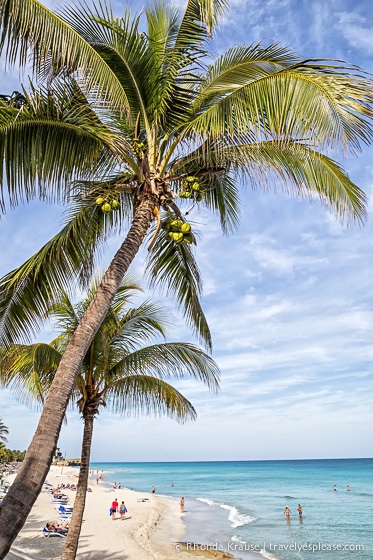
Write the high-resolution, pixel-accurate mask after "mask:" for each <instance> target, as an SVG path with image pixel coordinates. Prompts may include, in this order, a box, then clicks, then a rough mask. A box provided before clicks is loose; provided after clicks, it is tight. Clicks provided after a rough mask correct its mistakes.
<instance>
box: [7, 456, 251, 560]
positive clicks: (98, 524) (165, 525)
mask: <svg viewBox="0 0 373 560" xmlns="http://www.w3.org/2000/svg"><path fill="white" fill-rule="evenodd" d="M60 471H61V467H55V466H52V467H51V469H50V472H49V475H48V477H47V481H48V482H50V483H51V484H53V485H54V486H57V485H58V484H61V483H76V481H77V478H76V472H77V469H76V468H73V467H64V468H63V473H61V472H60ZM15 477H16V473H14V474H13V475H10V476H9V477H8V480H9V481H10V482H11V481H12V480H14V478H15ZM89 484H90V487H91V488H92V492H88V493H87V499H86V508H85V511H84V517H83V519H84V521H83V524H82V531H81V535H80V539H79V548H78V552H77V557H78V558H79V560H107V559H108V558H110V559H111V560H137V559H139V558H141V560H155V559H157V560H161V559H164V560H195V559H196V558H201V559H206V558H209V559H211V558H216V559H228V558H229V559H232V560H233V559H234V560H239V557H237V556H233V555H232V554H229V553H226V552H221V551H215V550H210V549H209V546H208V545H197V544H195V543H190V542H189V543H188V542H186V541H184V540H183V537H185V536H186V534H187V526H186V525H185V523H184V521H183V514H181V513H180V511H179V504H178V502H177V501H176V500H173V499H172V498H169V497H166V496H157V495H154V494H151V493H148V492H137V491H133V490H129V489H127V488H120V489H118V488H117V489H113V488H111V487H110V483H103V484H101V485H100V484H97V485H96V483H95V480H94V477H91V478H90V481H89ZM62 492H63V493H65V494H67V495H68V497H69V506H72V505H73V502H74V498H75V492H74V491H72V490H70V489H63V490H62ZM115 498H117V500H118V502H119V503H121V501H122V500H123V501H124V502H125V504H126V507H127V509H128V513H127V514H126V518H125V519H124V521H122V520H121V519H120V517H119V514H118V517H117V519H116V520H115V521H114V522H113V521H112V519H111V517H110V514H109V509H110V506H111V503H112V501H113V500H114V499H115ZM144 499H146V501H143V500H144ZM58 519H59V515H58V512H57V510H56V509H55V508H54V506H53V505H52V504H51V498H50V494H49V493H48V492H47V491H45V490H42V492H41V493H40V495H39V497H38V499H37V500H36V502H35V504H34V506H33V508H32V510H31V512H30V515H29V516H28V518H27V521H26V523H25V525H24V527H23V529H22V531H21V532H20V533H19V535H18V537H17V539H16V540H15V542H14V543H13V546H12V547H11V549H10V551H9V553H8V554H7V556H6V560H34V559H35V558H39V559H40V560H58V559H59V558H60V557H61V553H62V549H63V546H64V538H61V537H53V538H50V537H49V538H45V537H44V536H43V532H42V531H43V528H44V527H45V525H46V523H47V522H49V521H56V520H58ZM255 557H257V558H259V557H260V556H257V555H255Z"/></svg>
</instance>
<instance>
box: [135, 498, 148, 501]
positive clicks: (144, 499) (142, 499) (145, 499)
mask: <svg viewBox="0 0 373 560" xmlns="http://www.w3.org/2000/svg"><path fill="white" fill-rule="evenodd" d="M137 501H138V502H149V498H137Z"/></svg>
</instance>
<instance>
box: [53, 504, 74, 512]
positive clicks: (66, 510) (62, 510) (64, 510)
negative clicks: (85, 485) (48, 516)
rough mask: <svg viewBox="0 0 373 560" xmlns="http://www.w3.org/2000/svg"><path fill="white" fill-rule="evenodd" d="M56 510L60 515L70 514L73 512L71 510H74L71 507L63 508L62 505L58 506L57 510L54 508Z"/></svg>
mask: <svg viewBox="0 0 373 560" xmlns="http://www.w3.org/2000/svg"><path fill="white" fill-rule="evenodd" d="M56 509H58V511H59V512H60V513H69V514H71V513H72V512H73V509H74V508H72V507H65V506H63V505H62V504H60V505H59V507H58V508H57V506H56Z"/></svg>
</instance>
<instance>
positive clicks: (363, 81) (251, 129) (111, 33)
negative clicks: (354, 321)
mask: <svg viewBox="0 0 373 560" xmlns="http://www.w3.org/2000/svg"><path fill="white" fill-rule="evenodd" d="M226 7H227V2H226V0H188V2H187V5H186V8H185V11H184V13H181V12H180V10H178V9H177V8H174V7H172V6H170V5H168V4H164V3H163V2H162V1H160V0H155V3H154V4H152V5H150V6H149V7H147V8H146V9H145V10H144V17H145V18H146V24H145V25H143V24H142V23H141V27H140V16H138V17H135V18H134V19H131V15H130V12H129V10H127V11H126V13H125V15H124V16H123V17H122V18H116V17H114V15H113V14H112V11H111V8H110V6H107V5H106V4H105V3H102V2H101V3H100V4H99V5H98V6H94V7H93V8H92V11H90V10H89V8H87V7H85V6H83V7H82V6H78V7H69V8H66V9H65V10H64V11H63V12H62V13H61V14H59V15H56V14H55V13H53V12H51V11H50V10H48V9H47V8H45V7H44V6H42V5H41V4H40V3H39V2H37V1H36V0H0V22H1V28H2V34H1V39H0V49H1V48H2V49H3V50H4V49H5V50H6V56H7V60H8V62H9V64H15V63H19V64H21V65H24V64H25V63H26V62H27V61H28V53H29V51H31V53H32V55H33V63H34V69H35V74H37V76H38V78H40V79H41V80H43V79H45V82H44V84H45V85H44V87H42V88H41V89H35V88H32V87H31V91H30V93H29V94H27V93H26V92H25V91H24V92H23V95H24V97H25V98H26V104H25V105H23V106H22V107H21V108H17V107H16V106H15V103H14V102H12V100H11V99H10V98H6V99H5V100H4V101H3V102H2V105H1V100H0V105H1V106H0V108H1V111H0V153H1V161H2V164H3V169H2V171H3V172H4V174H5V175H6V178H7V184H8V189H9V197H10V202H11V204H13V205H15V204H17V203H18V202H19V201H20V200H29V199H31V198H33V197H35V196H40V197H42V198H47V197H51V198H58V197H60V199H65V198H66V197H68V196H70V195H71V186H69V185H71V183H70V181H71V180H76V182H75V183H74V190H73V194H74V195H75V196H76V200H77V204H78V205H80V207H81V209H82V212H81V213H77V214H76V215H75V216H74V217H73V218H72V220H71V221H70V222H69V224H67V226H66V227H65V229H64V230H63V231H62V232H61V235H58V236H56V238H54V239H53V240H52V241H51V243H50V244H47V245H46V246H45V247H44V248H43V249H42V250H41V251H40V253H39V254H38V255H37V257H36V258H35V259H32V260H30V261H29V262H27V263H26V264H25V265H24V266H23V267H20V268H19V269H17V270H16V271H13V272H12V273H10V274H9V275H7V276H6V277H5V279H3V282H2V285H1V287H2V298H1V301H0V313H1V317H2V322H1V332H2V337H3V342H4V343H6V344H12V343H13V342H14V341H15V340H18V339H19V337H20V335H21V333H24V332H25V330H24V329H27V328H28V331H26V333H28V334H29V335H30V336H31V335H32V334H33V333H34V331H35V329H36V328H37V327H38V322H39V317H40V316H41V315H42V314H43V313H44V311H45V309H46V308H47V307H48V305H49V302H50V300H51V297H53V294H55V293H56V290H57V289H60V288H61V287H65V283H66V282H68V281H69V280H70V279H71V278H72V277H75V278H76V277H78V278H79V279H82V280H84V279H86V278H87V276H88V272H89V269H90V266H91V260H92V259H90V257H91V255H92V254H94V252H95V249H96V248H97V245H98V243H99V241H101V240H102V239H103V238H105V237H106V236H107V235H108V234H109V233H110V231H113V230H115V228H116V226H119V225H120V223H121V222H122V220H121V218H124V219H125V218H127V219H128V220H129V229H128V233H127V235H126V237H125V239H124V241H123V243H122V245H121V247H120V249H119V250H118V252H117V254H116V255H115V257H114V259H113V261H112V263H111V265H110V267H109V268H108V270H107V273H106V274H105V275H104V277H103V279H102V283H101V286H100V287H99V289H98V290H97V292H96V294H95V297H94V298H93V300H92V302H91V304H90V306H89V307H88V309H87V311H86V313H85V315H84V318H83V319H82V321H81V322H80V323H79V326H78V328H77V330H76V332H75V333H74V336H73V337H72V338H71V340H70V343H69V345H68V346H67V348H66V351H65V353H64V356H63V358H62V360H61V362H60V365H59V368H58V371H57V373H56V375H55V377H54V381H53V383H54V385H53V391H50V393H49V396H48V399H47V400H46V403H45V407H44V410H43V413H42V416H41V419H40V422H39V426H38V428H37V431H36V433H35V435H34V438H33V440H32V442H31V445H30V446H29V448H28V451H27V455H26V458H25V461H24V462H23V465H22V467H21V471H20V474H19V476H18V477H17V480H16V481H15V483H14V484H13V485H12V489H11V494H10V496H9V498H8V499H7V500H4V503H3V506H2V508H1V510H0V520H1V524H0V558H3V557H4V555H5V554H6V553H7V551H8V550H9V547H10V544H11V542H12V541H13V540H14V538H15V537H16V535H17V533H18V532H19V530H20V528H21V527H22V525H23V523H24V521H25V519H26V517H27V514H28V512H29V511H30V509H31V507H32V505H33V503H34V501H35V500H36V497H37V495H38V493H39V492H40V489H41V487H42V482H43V480H44V479H45V477H46V474H47V472H48V469H49V465H50V463H51V461H52V455H53V450H54V448H55V446H56V443H57V440H58V435H59V431H60V427H61V423H62V420H63V417H64V413H65V410H66V406H67V403H68V401H69V398H70V394H71V391H72V389H73V387H74V385H75V378H76V376H77V375H78V372H79V370H80V367H81V363H82V361H83V359H84V356H85V355H86V352H87V349H88V347H89V345H90V343H91V342H92V340H93V338H94V336H95V333H96V332H97V330H98V329H99V327H100V324H101V322H102V320H103V318H104V317H105V315H106V313H107V311H108V309H109V307H110V304H111V301H112V300H113V298H114V296H115V293H116V291H117V289H118V286H119V285H120V282H121V280H122V278H123V275H124V273H125V272H126V270H127V269H128V267H129V265H130V263H131V262H132V260H133V259H134V257H135V255H136V253H137V251H138V249H139V247H140V246H141V245H142V243H143V241H144V239H145V237H146V235H147V232H148V231H149V228H150V227H151V226H152V224H153V222H154V221H155V222H156V226H155V230H154V238H153V240H152V242H151V244H150V249H151V253H150V259H149V270H150V275H151V279H152V281H153V283H155V284H157V283H158V284H159V285H160V286H161V287H163V288H165V289H166V290H168V291H169V292H170V293H176V297H177V298H178V302H179V304H180V305H182V306H185V313H186V316H187V318H188V319H189V320H190V322H191V323H192V324H193V325H194V326H195V328H196V330H197V331H198V332H200V335H201V337H202V338H203V339H204V340H205V342H206V344H207V346H211V340H210V333H209V331H208V327H207V324H206V321H205V318H204V316H203V313H202V310H201V307H200V304H199V301H198V294H199V288H200V285H199V276H198V269H197V268H196V266H195V263H194V260H193V258H192V256H191V255H192V251H191V247H190V246H189V245H188V243H189V242H193V241H194V240H195V238H194V235H193V232H190V231H188V229H189V224H188V223H187V222H186V218H185V217H186V213H185V214H184V213H183V212H182V209H183V208H185V206H184V207H183V203H185V202H186V203H187V205H188V206H187V211H188V212H190V211H191V209H192V208H198V206H202V207H205V208H208V209H211V210H212V211H213V212H217V213H218V214H219V215H220V220H221V223H222V226H223V229H224V230H225V231H229V230H231V229H232V228H234V226H235V225H236V223H237V221H238V189H237V181H239V180H241V181H243V179H246V180H247V181H248V182H250V184H251V185H252V186H253V187H256V186H262V187H264V188H266V187H268V186H271V185H276V182H278V181H279V182H280V183H281V184H282V185H283V188H284V189H286V190H287V191H290V192H293V193H295V194H297V195H299V196H308V197H313V196H318V197H319V198H320V199H321V201H322V202H324V203H325V204H327V205H328V206H330V207H331V208H332V209H333V210H334V211H335V213H336V214H337V215H338V216H339V217H340V218H342V219H344V218H349V217H350V218H351V217H352V218H353V219H356V220H358V221H359V220H360V221H361V220H362V219H363V218H364V214H365V206H364V203H365V196H364V194H363V193H362V191H361V190H360V189H359V188H358V187H357V186H356V185H355V184H354V183H353V182H352V181H351V180H350V179H349V178H348V176H347V174H346V173H345V172H344V170H343V169H342V167H341V166H340V165H339V164H338V163H337V162H335V161H334V160H333V159H331V157H330V154H331V153H332V150H334V152H333V153H335V151H336V149H337V148H341V149H342V150H343V151H344V152H345V153H347V152H351V151H352V152H357V151H358V150H359V149H360V145H361V143H364V142H365V143H368V142H370V141H371V135H372V130H371V119H372V91H373V90H372V87H371V82H370V81H369V80H368V79H367V77H366V76H365V74H364V73H363V72H362V71H360V70H359V69H358V68H355V67H351V66H348V65H347V64H344V63H341V62H333V61H330V60H308V61H304V60H301V59H299V57H297V56H296V55H295V54H294V53H293V52H291V51H290V50H289V49H287V48H284V47H282V46H281V45H279V44H273V45H270V46H268V47H263V46H261V45H260V44H252V45H249V46H237V47H233V48H230V49H228V51H227V52H226V53H224V54H223V55H221V56H219V57H218V58H216V59H215V60H214V59H213V58H212V56H211V55H210V54H209V52H208V41H209V40H210V37H211V35H212V33H213V32H214V29H215V27H216V25H217V24H218V22H219V19H220V17H221V15H222V14H223V13H224V12H225V10H226ZM40 21H42V22H43V25H40ZM143 29H145V31H143ZM210 62H211V63H210ZM209 63H210V64H209ZM328 154H329V155H328ZM0 175H1V176H2V175H3V173H2V174H0ZM96 201H97V204H95V202H96ZM98 201H99V202H98ZM118 204H119V206H120V209H119V212H118V214H115V212H114V210H113V211H112V212H111V211H110V212H109V210H112V209H114V208H115V207H117V206H118ZM102 210H103V211H104V212H103V211H102ZM105 212H107V214H105ZM100 213H101V214H100ZM114 214H115V216H114ZM99 215H100V217H98V216H99ZM90 218H92V219H91V220H90ZM82 225H83V226H86V227H81V226H82ZM162 228H163V229H162ZM169 230H171V231H169ZM184 234H185V235H184ZM180 267H182V268H183V272H182V273H180ZM18 312H20V313H18ZM52 416H53V419H54V422H53V427H52V428H50V418H51V417H52ZM46 426H48V430H46ZM15 498H16V499H15Z"/></svg>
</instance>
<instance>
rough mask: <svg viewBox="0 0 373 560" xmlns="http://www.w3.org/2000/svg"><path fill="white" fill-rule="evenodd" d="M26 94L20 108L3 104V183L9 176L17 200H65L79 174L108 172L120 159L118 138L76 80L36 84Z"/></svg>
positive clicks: (0, 130) (0, 158)
mask: <svg viewBox="0 0 373 560" xmlns="http://www.w3.org/2000/svg"><path fill="white" fill-rule="evenodd" d="M25 99H26V103H27V104H26V105H23V106H22V107H21V108H20V109H16V108H15V107H13V106H7V105H5V104H3V103H0V183H1V184H3V182H4V180H5V179H6V183H7V186H8V192H9V199H10V203H11V205H13V206H15V205H16V204H18V203H19V202H23V201H28V200H30V199H32V198H34V197H35V196H38V197H39V198H41V199H49V200H56V199H59V200H61V199H63V198H64V197H65V196H66V193H67V189H66V183H67V182H68V181H70V180H73V179H74V178H75V177H76V175H77V174H79V175H83V176H84V175H88V174H92V173H95V172H96V173H98V174H102V173H103V172H104V171H105V170H106V169H107V168H108V167H109V168H110V167H113V166H114V165H116V164H117V162H118V159H117V156H116V155H115V154H114V151H118V148H117V147H116V146H115V144H116V143H118V139H117V137H116V136H115V134H114V133H112V132H110V131H109V129H108V127H107V126H105V125H103V124H102V123H100V121H99V119H98V117H97V115H96V114H95V113H94V112H93V111H92V109H91V107H90V106H89V104H88V103H87V100H86V99H85V98H84V96H83V95H82V94H81V92H80V90H79V89H78V88H77V87H76V85H75V84H67V83H65V84H64V86H63V87H62V85H61V84H57V83H55V89H54V90H53V91H52V90H50V89H49V90H42V89H41V90H35V89H33V91H32V93H31V94H30V95H27V94H25ZM82 145H84V157H82ZM1 204H2V206H3V207H4V203H3V200H2V202H1Z"/></svg>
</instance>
